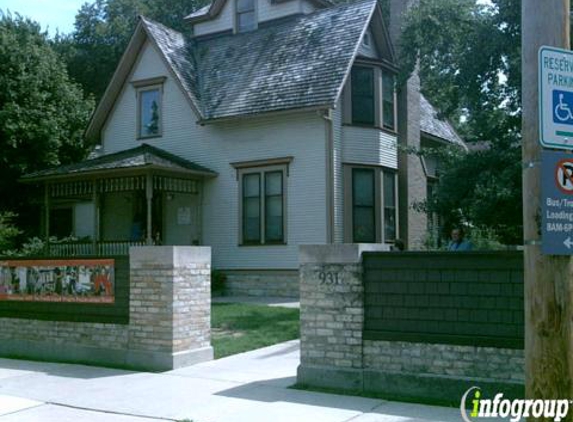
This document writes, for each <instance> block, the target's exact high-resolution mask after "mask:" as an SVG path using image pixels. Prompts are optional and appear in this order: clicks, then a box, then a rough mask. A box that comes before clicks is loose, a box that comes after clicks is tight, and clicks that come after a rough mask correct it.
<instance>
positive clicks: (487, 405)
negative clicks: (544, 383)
mask: <svg viewBox="0 0 573 422" xmlns="http://www.w3.org/2000/svg"><path fill="white" fill-rule="evenodd" d="M472 392H473V395H472V396H473V397H471V396H470V395H471V393H472ZM468 398H470V399H471V406H469V408H470V409H471V410H470V413H469V415H468V410H467V409H468V406H467V400H468ZM571 403H572V401H571V400H521V399H516V400H509V399H504V398H503V393H497V394H496V395H495V396H494V398H493V400H492V399H485V398H482V396H481V390H480V388H479V387H472V388H470V389H469V390H468V391H466V392H465V393H464V395H463V396H462V400H461V403H460V412H461V414H462V419H463V420H464V421H465V422H475V421H476V419H472V418H480V419H481V418H510V419H509V420H510V421H511V422H518V421H520V420H522V419H525V418H529V417H534V418H536V419H539V418H543V419H544V420H551V419H552V420H553V421H555V422H559V421H561V420H562V419H563V418H564V417H566V416H567V413H569V406H570V405H571Z"/></svg>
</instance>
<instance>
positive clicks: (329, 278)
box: [318, 271, 342, 286]
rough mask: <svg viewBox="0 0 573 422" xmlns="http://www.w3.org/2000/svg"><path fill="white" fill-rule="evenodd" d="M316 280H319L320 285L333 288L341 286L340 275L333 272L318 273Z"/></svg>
mask: <svg viewBox="0 0 573 422" xmlns="http://www.w3.org/2000/svg"><path fill="white" fill-rule="evenodd" d="M318 279H319V280H320V285H325V286H334V285H339V284H342V277H341V276H340V273H338V272H334V271H320V272H319V273H318Z"/></svg>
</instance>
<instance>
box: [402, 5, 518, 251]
mask: <svg viewBox="0 0 573 422" xmlns="http://www.w3.org/2000/svg"><path fill="white" fill-rule="evenodd" d="M519 4H520V3H519V0H492V2H491V4H481V3H479V4H478V3H477V2H476V1H475V0H421V1H420V2H419V4H418V5H417V6H416V7H414V8H412V9H411V10H410V12H409V14H408V16H407V18H406V21H405V26H404V32H403V35H402V38H401V41H400V42H401V43H403V45H408V46H410V47H409V48H408V49H402V50H401V52H402V56H401V57H400V62H401V66H402V69H403V74H402V75H401V76H402V80H404V78H406V77H407V75H408V74H410V73H411V72H412V71H413V69H415V67H416V65H418V66H419V67H418V68H419V73H420V80H421V84H422V92H423V93H424V94H425V95H426V96H427V97H428V98H429V99H430V101H431V102H432V103H433V104H434V105H435V106H436V107H437V108H438V109H439V110H440V112H441V113H442V115H443V116H444V117H447V118H449V119H450V121H452V122H453V123H454V125H455V126H456V129H457V130H458V132H459V133H460V134H461V135H462V137H463V138H464V139H465V140H466V141H468V142H470V143H471V142H474V141H487V142H488V145H489V149H487V150H485V151H479V152H474V153H469V154H453V155H449V158H447V159H446V160H444V165H443V167H442V169H441V170H442V173H441V177H440V180H439V182H438V187H437V191H438V194H437V195H436V196H435V197H434V198H431V199H430V200H429V201H428V202H427V203H426V204H425V205H426V207H427V208H428V209H429V210H431V211H433V212H437V213H438V214H440V215H442V216H443V217H444V218H445V219H446V220H447V223H449V224H450V225H451V224H459V223H467V224H469V225H472V226H475V227H479V228H482V229H490V230H493V231H494V232H495V233H496V234H497V235H498V236H500V238H501V239H502V240H503V241H504V242H507V243H520V242H521V233H522V213H521V207H520V204H521V167H520V162H521V147H520V136H521V134H520V132H521V104H520V91H521V67H520V66H521V58H520V7H519ZM446 226H447V224H446Z"/></svg>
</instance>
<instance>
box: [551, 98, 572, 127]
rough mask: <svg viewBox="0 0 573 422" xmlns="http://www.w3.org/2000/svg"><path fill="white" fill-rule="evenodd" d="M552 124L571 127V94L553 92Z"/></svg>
mask: <svg viewBox="0 0 573 422" xmlns="http://www.w3.org/2000/svg"><path fill="white" fill-rule="evenodd" d="M553 123H559V124H562V125H572V126H573V92H568V91H560V90H557V89H556V90H554V91H553Z"/></svg>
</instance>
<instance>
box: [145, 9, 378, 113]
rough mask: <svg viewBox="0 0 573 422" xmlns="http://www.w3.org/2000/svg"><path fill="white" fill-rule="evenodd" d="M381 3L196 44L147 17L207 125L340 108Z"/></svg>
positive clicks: (150, 29) (330, 11) (320, 13)
mask: <svg viewBox="0 0 573 422" xmlns="http://www.w3.org/2000/svg"><path fill="white" fill-rule="evenodd" d="M375 6H376V0H365V1H361V2H358V3H353V4H347V5H342V6H338V7H332V8H327V9H322V10H319V11H316V12H314V13H311V14H309V15H303V16H295V17H292V18H290V19H285V20H283V21H281V22H274V23H273V25H272V26H267V27H264V26H262V27H260V28H259V29H257V30H256V31H252V32H247V33H244V34H237V35H226V36H219V37H216V38H211V39H204V40H192V39H190V38H186V37H185V36H183V35H182V34H180V33H178V32H176V31H173V30H171V29H169V28H167V27H165V26H163V25H161V24H158V23H155V22H152V21H150V20H147V19H145V20H144V21H143V22H144V24H145V28H146V31H147V33H148V34H149V35H150V36H152V37H153V39H154V40H155V42H156V43H157V45H158V46H159V48H160V50H161V51H162V52H163V54H164V56H165V57H166V59H167V60H168V61H169V63H170V64H171V65H172V67H173V68H174V70H175V72H176V74H177V76H178V77H179V79H180V81H181V84H182V86H183V87H184V88H185V89H186V90H187V92H188V94H189V95H190V97H191V98H192V99H193V101H194V102H195V103H196V105H197V108H198V109H199V112H200V113H201V115H202V116H203V118H204V120H210V119H219V118H225V117H234V116H240V115H247V114H256V113H263V112H269V111H278V110H288V109H298V108H306V107H325V108H326V107H334V106H335V104H336V101H337V99H338V96H339V94H340V89H341V87H342V83H343V81H344V78H345V76H346V74H347V72H348V69H349V68H350V66H351V64H352V61H353V59H354V56H355V53H356V50H357V48H358V44H359V41H360V38H361V36H362V32H363V31H364V30H365V28H366V25H367V24H368V22H369V20H370V17H371V15H372V13H373V11H374V8H375Z"/></svg>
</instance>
